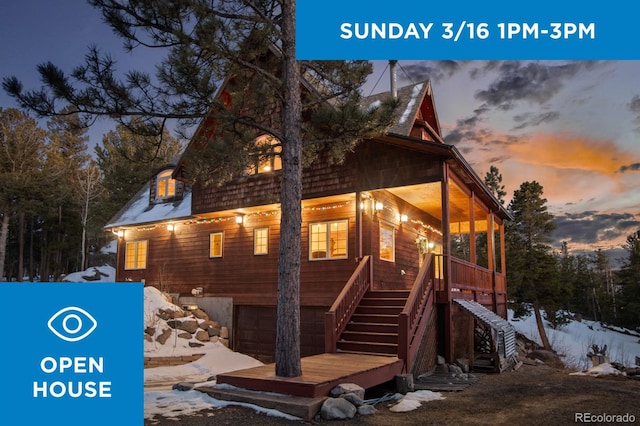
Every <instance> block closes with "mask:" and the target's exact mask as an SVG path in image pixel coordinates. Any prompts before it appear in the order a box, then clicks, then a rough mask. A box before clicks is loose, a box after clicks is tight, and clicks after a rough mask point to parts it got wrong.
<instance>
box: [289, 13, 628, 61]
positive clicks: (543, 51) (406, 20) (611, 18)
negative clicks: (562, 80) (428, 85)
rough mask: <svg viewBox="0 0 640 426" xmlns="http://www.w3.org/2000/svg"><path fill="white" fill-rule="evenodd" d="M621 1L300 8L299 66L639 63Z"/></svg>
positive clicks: (298, 23) (297, 25)
mask: <svg viewBox="0 0 640 426" xmlns="http://www.w3.org/2000/svg"><path fill="white" fill-rule="evenodd" d="M629 5H630V3H627V2H622V1H619V0H618V1H613V2H607V3H606V4H602V5H598V4H594V3H588V2H587V3H585V2H577V1H563V2H559V1H557V0H556V1H550V0H540V1H536V2H533V3H527V4H526V5H525V4H524V3H514V2H513V1H508V2H507V1H493V2H478V1H469V0H459V1H455V2H424V1H421V0H420V1H418V0H398V1H395V2H389V1H384V2H383V1H380V0H367V1H362V0H351V1H346V2H345V1H342V0H340V1H338V0H326V1H323V2H311V1H300V2H298V3H297V21H296V27H297V33H296V41H297V59H301V60H304V59H307V60H312V59H314V60H334V59H335V60H349V59H367V60H389V59H396V60H422V59H434V60H435V59H437V60H446V59H458V60H463V59H469V60H472V59H482V60H489V59H523V60H524V59H534V60H535V59H538V60H540V59H548V60H552V59H563V60H569V59H575V60H592V59H638V58H640V53H638V52H639V50H638V49H637V48H634V47H633V46H637V44H638V41H640V36H639V35H638V31H637V21H638V14H637V13H632V12H631V10H630V9H629Z"/></svg>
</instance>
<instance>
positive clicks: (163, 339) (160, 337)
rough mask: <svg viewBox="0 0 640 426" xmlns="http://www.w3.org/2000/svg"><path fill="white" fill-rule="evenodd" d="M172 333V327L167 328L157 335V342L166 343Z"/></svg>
mask: <svg viewBox="0 0 640 426" xmlns="http://www.w3.org/2000/svg"><path fill="white" fill-rule="evenodd" d="M171 333H172V331H171V329H170V328H165V329H164V330H162V334H160V335H158V336H156V342H158V343H160V344H161V345H164V343H165V342H166V341H167V339H168V338H169V336H171Z"/></svg>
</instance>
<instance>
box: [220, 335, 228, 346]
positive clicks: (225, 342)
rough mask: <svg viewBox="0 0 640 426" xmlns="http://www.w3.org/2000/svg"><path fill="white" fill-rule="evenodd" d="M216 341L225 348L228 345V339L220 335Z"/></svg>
mask: <svg viewBox="0 0 640 426" xmlns="http://www.w3.org/2000/svg"><path fill="white" fill-rule="evenodd" d="M218 341H219V342H220V343H222V344H223V345H224V346H226V347H227V348H228V347H229V339H223V338H222V337H219V338H218Z"/></svg>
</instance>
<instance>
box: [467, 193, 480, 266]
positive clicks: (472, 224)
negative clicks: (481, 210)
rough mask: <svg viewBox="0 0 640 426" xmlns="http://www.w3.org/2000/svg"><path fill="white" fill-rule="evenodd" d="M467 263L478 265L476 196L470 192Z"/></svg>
mask: <svg viewBox="0 0 640 426" xmlns="http://www.w3.org/2000/svg"><path fill="white" fill-rule="evenodd" d="M469 262H471V263H473V264H474V265H477V264H478V258H477V254H476V196H475V193H474V192H471V196H470V197H469Z"/></svg>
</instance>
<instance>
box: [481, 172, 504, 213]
mask: <svg viewBox="0 0 640 426" xmlns="http://www.w3.org/2000/svg"><path fill="white" fill-rule="evenodd" d="M484 184H485V185H487V188H489V190H490V191H491V192H492V193H493V195H494V196H495V197H496V199H497V200H498V201H500V202H501V203H502V204H504V197H505V195H507V192H506V191H505V190H504V185H503V184H502V173H500V170H498V168H497V167H496V166H491V167H490V168H489V171H488V172H487V174H486V175H485V177H484Z"/></svg>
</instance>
